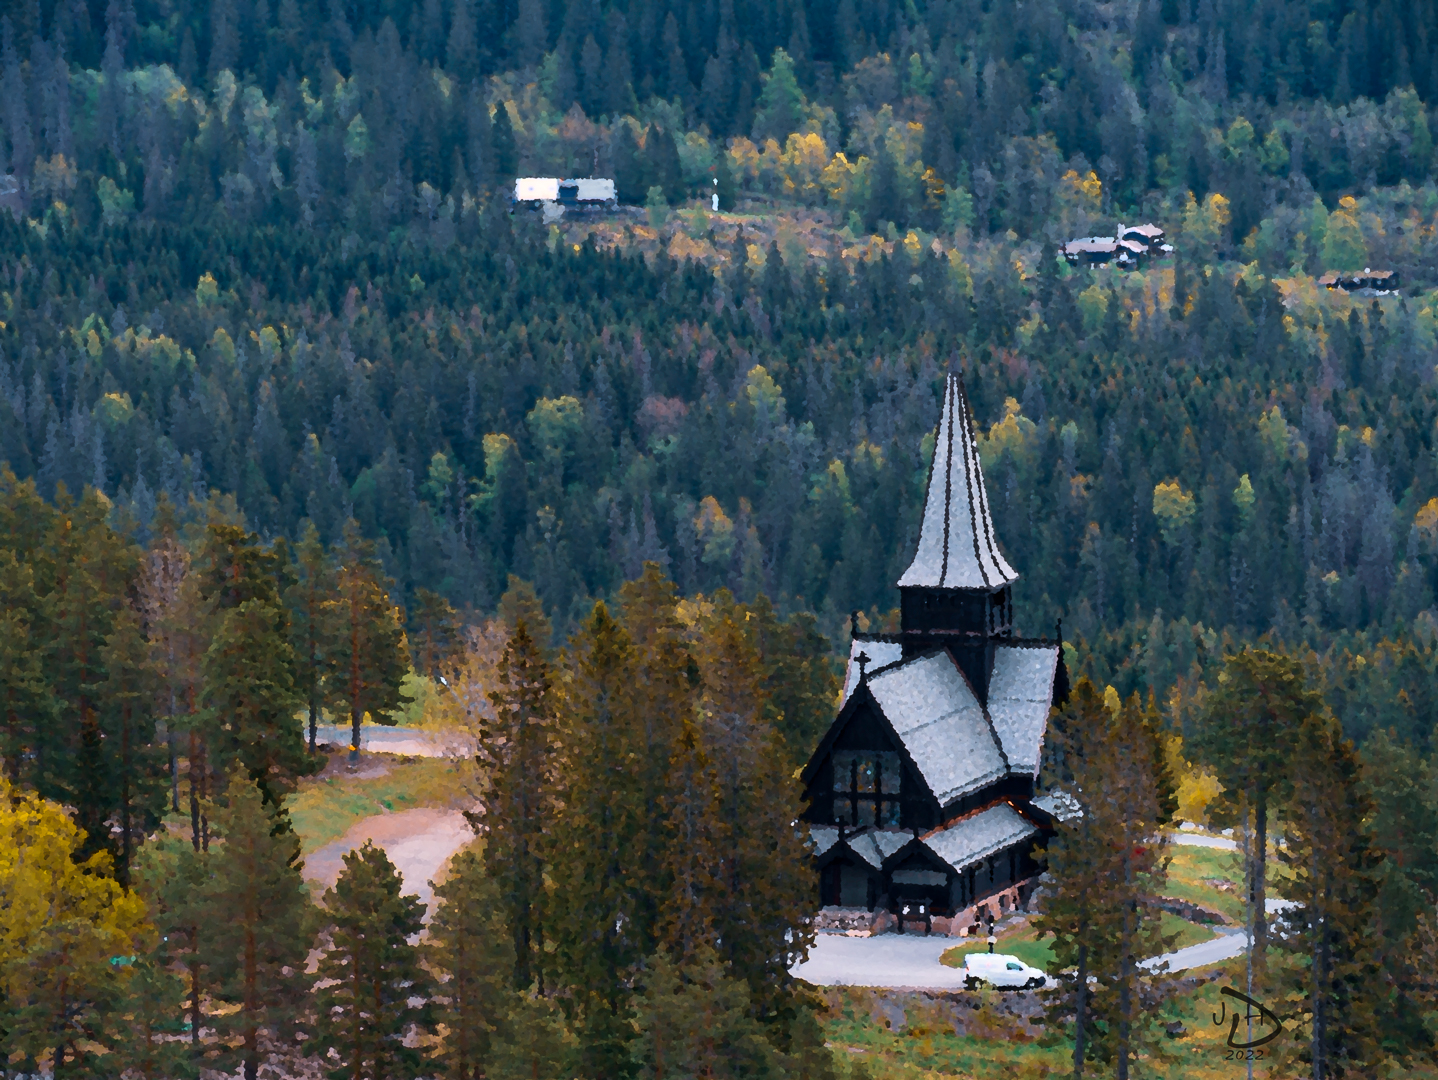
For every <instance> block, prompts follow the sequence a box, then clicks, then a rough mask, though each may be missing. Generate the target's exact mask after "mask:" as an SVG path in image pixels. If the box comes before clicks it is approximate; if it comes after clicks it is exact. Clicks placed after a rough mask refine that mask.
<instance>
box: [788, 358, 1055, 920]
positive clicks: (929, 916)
mask: <svg viewBox="0 0 1438 1080" xmlns="http://www.w3.org/2000/svg"><path fill="white" fill-rule="evenodd" d="M1017 577H1018V574H1017V573H1016V572H1015V571H1014V569H1013V568H1012V567H1011V566H1009V564H1008V563H1007V562H1006V561H1005V560H1004V557H1003V555H1002V553H1000V551H999V545H998V541H997V539H996V538H995V536H994V527H993V521H992V518H991V517H990V514H989V502H988V495H987V494H986V492H985V490H984V476H983V472H982V470H981V468H980V465H979V455H978V446H977V444H976V443H975V440H974V431H973V421H972V418H971V416H970V414H969V403H968V398H967V397H966V396H965V393H964V388H963V385H962V383H960V382H959V380H958V379H957V378H956V377H955V376H954V375H950V376H949V378H948V382H947V385H946V387H945V390H944V406H943V413H942V415H941V416H940V418H939V427H938V437H937V440H936V443H935V447H934V460H933V463H932V465H931V466H930V470H929V485H928V495H927V500H926V502H925V505H924V517H923V523H922V525H921V528H920V533H919V546H918V552H917V553H916V554H915V555H914V560H913V562H912V564H911V565H910V566H909V568H908V570H907V571H905V573H904V575H903V577H901V578H900V579H899V582H898V585H899V594H900V597H901V600H900V612H901V624H902V625H901V629H900V631H899V633H897V634H862V633H859V632H858V629H857V627H855V628H854V630H853V634H852V642H851V644H850V650H849V668H848V675H847V677H846V679H845V684H844V702H843V705H842V706H841V707H840V709H839V715H838V716H837V717H835V719H834V722H833V724H832V725H831V726H830V728H829V731H828V733H827V734H826V735H825V736H824V738H823V740H822V741H821V742H820V743H819V746H818V748H817V749H816V750H815V751H814V754H813V756H812V757H811V758H810V759H809V764H808V765H807V766H806V767H805V770H804V773H803V781H804V785H805V788H806V796H807V801H808V810H807V812H806V818H807V820H808V821H809V823H810V830H811V835H812V838H813V840H814V844H815V849H816V854H815V860H816V865H817V869H818V871H819V894H820V895H819V900H820V904H821V906H822V908H823V912H821V916H820V919H819V925H821V926H824V925H831V926H835V927H857V926H859V925H864V926H878V925H884V924H887V923H890V919H889V918H888V916H892V917H893V919H895V920H897V923H898V926H899V929H901V930H903V929H906V928H908V929H920V928H921V929H923V930H934V931H937V932H948V933H954V934H960V935H963V934H967V933H969V932H971V931H973V930H975V929H977V928H978V927H979V926H980V925H982V924H984V923H986V922H988V921H989V920H991V919H997V918H1000V917H1002V915H1003V914H1004V913H1005V912H1007V911H1011V910H1013V909H1014V908H1017V907H1024V906H1027V901H1028V896H1029V894H1030V893H1031V891H1032V889H1033V887H1034V885H1035V884H1036V881H1037V875H1038V873H1039V867H1038V864H1037V863H1036V861H1035V858H1034V852H1035V848H1036V846H1038V845H1042V844H1043V843H1044V841H1045V840H1046V838H1047V836H1048V835H1049V834H1050V833H1051V831H1052V825H1053V818H1052V817H1051V815H1050V813H1049V810H1050V809H1052V808H1051V807H1047V806H1046V804H1047V802H1048V799H1046V798H1044V797H1038V798H1036V797H1035V796H1036V782H1037V780H1038V773H1039V764H1040V760H1041V758H1042V754H1043V743H1044V733H1045V730H1046V727H1047V724H1048V718H1049V712H1050V707H1051V706H1052V705H1054V704H1058V703H1061V702H1062V701H1063V699H1064V697H1065V696H1066V695H1067V692H1068V675H1067V672H1066V671H1065V669H1064V662H1063V649H1062V646H1061V643H1060V642H1059V641H1057V640H1049V639H1045V638H1019V637H1015V636H1014V632H1013V599H1012V585H1013V582H1014V581H1015V580H1016V579H1017ZM884 913H887V916H886V915H885V914H884ZM876 916H877V917H876Z"/></svg>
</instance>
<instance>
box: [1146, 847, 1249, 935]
mask: <svg viewBox="0 0 1438 1080" xmlns="http://www.w3.org/2000/svg"><path fill="white" fill-rule="evenodd" d="M1169 854H1170V856H1171V861H1170V862H1169V864H1168V883H1167V884H1166V885H1165V886H1164V893H1165V894H1166V895H1168V896H1174V897H1177V898H1178V899H1180V900H1188V901H1190V902H1191V903H1195V904H1202V905H1203V906H1204V907H1207V908H1212V909H1214V910H1215V911H1220V912H1222V913H1223V914H1224V915H1225V916H1227V917H1228V918H1229V919H1231V920H1233V922H1235V923H1242V922H1243V859H1242V856H1241V855H1240V854H1239V853H1238V852H1236V851H1224V850H1222V849H1220V848H1201V847H1184V846H1180V845H1178V844H1175V845H1174V846H1173V847H1171V848H1169ZM1213 881H1228V882H1232V883H1233V888H1232V889H1231V890H1224V889H1220V888H1218V887H1217V886H1215V885H1213V884H1211V882H1213Z"/></svg>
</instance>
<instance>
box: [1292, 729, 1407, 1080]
mask: <svg viewBox="0 0 1438 1080" xmlns="http://www.w3.org/2000/svg"><path fill="white" fill-rule="evenodd" d="M1288 747H1289V754H1288V759H1287V761H1286V762H1285V764H1284V768H1285V773H1286V774H1287V776H1288V779H1289V783H1290V784H1291V788H1290V789H1289V792H1288V797H1287V799H1286V801H1285V810H1286V813H1285V821H1286V826H1285V836H1284V845H1283V849H1282V852H1281V855H1280V858H1281V860H1282V862H1283V864H1284V867H1285V870H1286V873H1285V874H1284V875H1283V878H1282V880H1281V887H1282V889H1283V894H1284V896H1285V897H1286V898H1288V899H1290V900H1293V901H1295V902H1296V903H1297V904H1298V905H1299V909H1298V911H1297V912H1289V913H1288V914H1287V915H1286V916H1285V921H1286V922H1287V924H1288V925H1289V927H1291V928H1292V929H1291V932H1290V933H1289V935H1288V936H1287V937H1286V938H1284V939H1282V941H1283V947H1284V948H1285V950H1289V951H1291V952H1293V953H1296V954H1298V956H1299V957H1300V958H1301V961H1300V962H1299V963H1296V964H1293V965H1291V966H1290V967H1289V969H1288V971H1287V972H1286V977H1285V979H1284V981H1285V982H1287V983H1288V986H1289V989H1290V992H1291V1000H1292V1002H1293V1010H1294V1012H1296V1013H1297V1016H1296V1019H1297V1020H1298V1032H1297V1033H1296V1034H1299V1035H1301V1037H1302V1038H1301V1040H1300V1039H1295V1040H1294V1041H1293V1042H1291V1043H1289V1044H1288V1046H1290V1047H1292V1048H1293V1049H1292V1050H1291V1051H1290V1052H1289V1053H1287V1054H1285V1057H1287V1058H1289V1061H1288V1062H1286V1064H1294V1063H1296V1062H1302V1065H1303V1067H1304V1069H1305V1071H1306V1072H1307V1073H1308V1074H1309V1075H1310V1076H1311V1077H1312V1078H1313V1080H1328V1078H1330V1077H1342V1076H1348V1075H1368V1073H1369V1070H1370V1068H1371V1067H1372V1065H1373V1063H1374V1062H1375V1061H1376V1060H1377V1059H1378V1056H1379V1047H1380V1045H1381V1042H1382V1039H1383V1028H1382V1022H1381V1016H1382V1012H1381V1005H1382V997H1383V995H1382V994H1380V993H1374V990H1375V988H1376V987H1378V986H1379V985H1380V984H1381V982H1382V978H1381V971H1380V968H1379V964H1378V957H1379V956H1380V955H1381V944H1380V943H1379V942H1378V941H1377V940H1375V937H1376V934H1375V930H1376V929H1377V928H1378V925H1379V919H1378V911H1377V894H1378V874H1377V870H1378V865H1377V864H1378V856H1377V853H1376V852H1375V851H1374V850H1373V848H1372V847H1371V843H1370V840H1369V837H1368V835H1367V833H1366V831H1365V830H1364V829H1363V828H1362V824H1361V823H1362V822H1364V821H1365V820H1366V819H1367V818H1368V816H1369V814H1370V813H1371V811H1372V804H1371V802H1370V801H1369V799H1368V797H1367V795H1366V794H1365V792H1364V791H1363V788H1362V784H1361V776H1360V769H1361V766H1360V763H1359V760H1358V756H1357V754H1356V753H1355V752H1354V749H1353V745H1352V743H1350V742H1349V741H1348V740H1347V739H1345V738H1344V737H1343V733H1342V730H1341V729H1340V728H1339V726H1338V723H1337V721H1336V720H1334V718H1333V717H1332V716H1331V715H1330V714H1329V713H1328V712H1327V711H1326V710H1324V709H1323V708H1322V707H1321V705H1320V706H1319V707H1317V708H1315V709H1313V710H1312V711H1311V712H1308V713H1307V714H1306V715H1304V716H1302V717H1301V718H1300V719H1299V720H1298V721H1297V723H1296V725H1295V727H1294V729H1293V730H1292V732H1291V734H1290V736H1289V739H1288ZM1404 1049H1410V1050H1411V1048H1404ZM1295 1059H1296V1061H1295Z"/></svg>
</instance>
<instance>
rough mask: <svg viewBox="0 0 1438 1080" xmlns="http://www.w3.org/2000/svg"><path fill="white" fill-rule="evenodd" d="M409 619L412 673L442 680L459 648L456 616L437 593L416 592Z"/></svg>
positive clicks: (418, 590) (457, 619)
mask: <svg viewBox="0 0 1438 1080" xmlns="http://www.w3.org/2000/svg"><path fill="white" fill-rule="evenodd" d="M409 615H410V633H409V651H410V659H411V661H412V662H413V664H414V669H415V670H416V671H418V672H419V673H420V674H421V675H426V676H428V677H429V678H431V679H439V678H442V677H444V675H445V673H446V672H447V671H449V669H450V667H451V666H452V665H453V663H454V659H455V657H456V656H457V655H458V653H459V650H460V647H461V640H460V635H461V633H462V627H461V625H460V621H459V614H458V612H456V611H455V610H454V608H453V607H452V606H451V605H450V602H449V601H448V600H446V599H445V598H444V597H442V596H440V595H439V594H438V593H435V592H430V590H428V589H416V590H415V591H414V606H413V607H412V608H411V609H410V613H409Z"/></svg>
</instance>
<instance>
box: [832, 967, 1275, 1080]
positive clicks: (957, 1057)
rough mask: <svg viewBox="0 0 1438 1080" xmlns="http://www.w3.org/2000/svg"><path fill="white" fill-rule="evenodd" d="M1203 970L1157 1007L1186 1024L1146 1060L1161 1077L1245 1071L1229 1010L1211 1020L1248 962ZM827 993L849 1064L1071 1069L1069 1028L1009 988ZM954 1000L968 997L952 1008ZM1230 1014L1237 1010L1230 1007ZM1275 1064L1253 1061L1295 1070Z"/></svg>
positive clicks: (938, 1069)
mask: <svg viewBox="0 0 1438 1080" xmlns="http://www.w3.org/2000/svg"><path fill="white" fill-rule="evenodd" d="M1010 951H1012V950H1010ZM1198 974H1199V978H1197V979H1195V978H1193V977H1190V978H1188V979H1186V980H1184V983H1183V986H1182V988H1181V989H1180V990H1179V992H1178V993H1177V994H1176V995H1175V996H1174V997H1173V999H1172V1000H1170V1001H1169V1002H1168V1003H1167V1004H1166V1005H1165V1006H1163V1008H1162V1009H1161V1010H1160V1012H1159V1015H1158V1016H1157V1017H1155V1022H1156V1024H1157V1025H1158V1026H1159V1029H1160V1030H1162V1026H1163V1025H1166V1024H1168V1023H1170V1022H1172V1021H1179V1022H1180V1023H1182V1024H1183V1026H1184V1029H1185V1030H1184V1034H1183V1035H1182V1036H1181V1037H1180V1038H1176V1039H1167V1038H1160V1040H1159V1046H1158V1048H1157V1053H1156V1054H1155V1055H1154V1056H1152V1057H1147V1058H1145V1059H1144V1060H1143V1061H1142V1062H1141V1071H1142V1075H1145V1076H1149V1077H1155V1078H1161V1080H1232V1078H1234V1077H1236V1076H1242V1075H1243V1070H1244V1065H1243V1064H1240V1063H1236V1062H1234V1061H1231V1060H1229V1059H1228V1058H1226V1057H1225V1056H1224V1054H1225V1049H1226V1048H1225V1046H1224V1042H1225V1040H1226V1039H1227V1038H1228V1019H1227V1017H1225V1021H1224V1023H1223V1024H1222V1025H1216V1024H1214V1022H1213V1018H1214V1016H1216V1015H1219V1014H1220V1009H1221V1008H1222V1005H1221V1002H1222V1001H1224V1000H1225V999H1223V998H1221V996H1220V991H1221V989H1222V987H1224V986H1233V987H1240V988H1241V987H1242V986H1243V962H1242V961H1241V960H1239V961H1230V962H1228V963H1226V964H1223V965H1216V966H1214V967H1212V968H1207V969H1205V970H1204V971H1202V972H1200V973H1198ZM826 998H827V1001H828V1005H829V1009H828V1012H827V1015H826V1016H825V1017H824V1018H823V1019H824V1024H825V1034H826V1037H827V1039H828V1042H829V1045H830V1046H831V1047H832V1048H833V1049H834V1051H835V1053H836V1054H837V1055H838V1056H839V1057H840V1059H841V1060H844V1059H847V1064H848V1065H849V1067H850V1068H851V1069H852V1068H854V1067H855V1066H858V1065H860V1064H862V1066H863V1067H864V1068H865V1069H866V1070H867V1071H868V1073H869V1074H870V1075H871V1076H873V1077H874V1078H875V1080H930V1078H937V1077H940V1076H943V1077H954V1076H958V1077H963V1078H965V1080H1039V1078H1041V1077H1052V1076H1065V1075H1070V1074H1071V1073H1072V1070H1073V1044H1072V1043H1071V1042H1070V1041H1069V1036H1070V1032H1069V1031H1067V1030H1065V1031H1063V1032H1062V1033H1050V1032H1049V1031H1047V1030H1046V1029H1045V1028H1044V1026H1043V1025H1042V1023H1041V1020H1042V1017H1041V1016H1040V1015H1031V1016H1029V1017H1024V1016H1021V1015H1015V1012H1016V1010H1014V1009H1013V1008H1012V1007H1011V1006H1010V1004H1009V999H1008V998H1007V996H1006V995H1003V994H1001V993H1000V992H997V991H980V992H979V993H976V994H972V995H970V994H962V995H950V1000H949V1001H944V1000H941V999H928V1000H925V999H924V998H922V997H920V996H918V995H895V994H886V993H885V992H883V991H872V990H862V989H858V988H846V989H842V990H839V989H836V990H833V991H830V992H829V993H828V994H826ZM955 1001H958V1002H962V1005H960V1007H958V1008H955V1005H954V1002H955ZM891 1002H898V1003H899V1004H901V1005H902V1008H903V1015H904V1020H905V1021H907V1023H906V1024H901V1025H899V1028H900V1029H899V1030H895V1029H894V1027H893V1026H891V1025H892V1019H891V1018H892V1017H893V1016H894V1015H896V1014H897V1013H898V1010H897V1009H895V1008H894V1006H893V1005H892V1004H890V1003H891ZM1228 1004H1229V1005H1231V1004H1232V1002H1231V1001H1229V1002H1228ZM1031 1012H1032V1010H1031ZM955 1016H959V1017H962V1018H963V1028H964V1030H965V1031H966V1034H963V1035H959V1034H956V1033H955V1032H956V1025H955V1022H954V1017H955ZM1227 1016H1228V1017H1231V1016H1232V1009H1231V1008H1230V1009H1228V1012H1227ZM1288 1037H1289V1036H1287V1035H1285V1036H1281V1038H1288ZM1270 1064H1271V1055H1268V1056H1265V1058H1263V1059H1261V1060H1260V1061H1258V1062H1255V1068H1254V1076H1255V1077H1260V1078H1263V1080H1270V1078H1271V1077H1272V1078H1274V1080H1276V1078H1277V1077H1278V1076H1279V1075H1283V1076H1285V1077H1286V1076H1289V1075H1291V1074H1290V1073H1282V1074H1280V1073H1276V1072H1271V1071H1270ZM1088 1071H1089V1072H1091V1074H1092V1075H1094V1076H1104V1075H1111V1074H1109V1073H1105V1070H1104V1067H1103V1065H1102V1064H1100V1063H1097V1062H1090V1065H1089V1070H1088Z"/></svg>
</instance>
